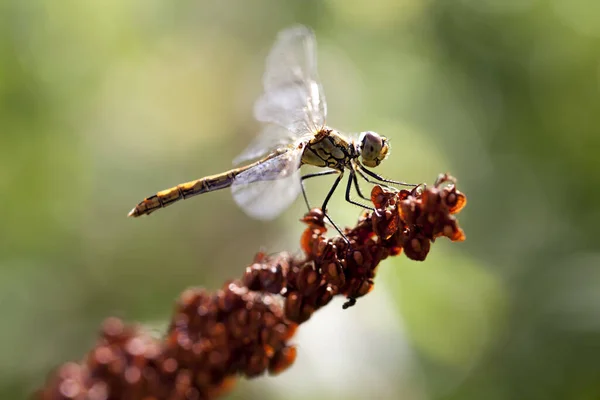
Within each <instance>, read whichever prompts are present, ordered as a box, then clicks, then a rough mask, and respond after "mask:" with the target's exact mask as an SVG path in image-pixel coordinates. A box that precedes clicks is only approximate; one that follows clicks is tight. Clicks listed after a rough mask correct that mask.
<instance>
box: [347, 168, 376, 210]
mask: <svg viewBox="0 0 600 400" xmlns="http://www.w3.org/2000/svg"><path fill="white" fill-rule="evenodd" d="M355 182H356V175H355V174H354V171H352V172H350V176H349V177H348V184H347V185H346V201H347V202H348V203H350V204H354V205H355V206H359V207H362V208H366V209H367V210H372V211H374V210H375V209H374V208H373V207H371V206H367V205H364V204H361V203H359V202H357V201H354V200H352V199H351V198H350V190H351V189H352V183H355ZM356 190H357V191H358V194H359V195H360V196H361V197H362V198H363V199H364V196H362V193H361V192H360V189H359V188H358V185H356Z"/></svg>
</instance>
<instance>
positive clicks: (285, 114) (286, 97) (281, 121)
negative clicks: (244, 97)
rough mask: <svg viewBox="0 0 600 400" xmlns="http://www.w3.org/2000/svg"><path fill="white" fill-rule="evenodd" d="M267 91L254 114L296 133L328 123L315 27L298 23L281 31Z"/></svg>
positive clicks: (271, 55)
mask: <svg viewBox="0 0 600 400" xmlns="http://www.w3.org/2000/svg"><path fill="white" fill-rule="evenodd" d="M263 86H264V93H263V95H262V96H261V97H260V98H259V99H258V100H257V101H256V103H255V104H254V116H255V117H256V119H257V120H259V121H262V122H269V123H273V124H277V125H279V126H281V127H283V128H286V129H288V130H290V131H291V132H292V133H294V134H302V133H305V132H315V131H316V130H318V129H319V128H321V127H323V126H324V125H325V119H326V117H327V102H326V101H325V95H324V93H323V88H322V87H321V83H320V81H319V77H318V74H317V55H316V40H315V35H314V33H313V31H312V30H310V29H309V28H307V27H305V26H301V25H296V26H293V27H291V28H288V29H285V30H283V31H281V32H280V33H279V34H278V35H277V39H276V41H275V44H274V45H273V48H272V49H271V52H270V53H269V55H268V57H267V65H266V71H265V74H264V77H263Z"/></svg>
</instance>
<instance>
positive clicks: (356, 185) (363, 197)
mask: <svg viewBox="0 0 600 400" xmlns="http://www.w3.org/2000/svg"><path fill="white" fill-rule="evenodd" d="M352 181H354V187H355V188H356V193H358V195H359V196H360V198H361V199H363V200H367V201H371V199H370V198H368V197H366V196H365V195H364V194H362V191H361V190H360V186H359V185H358V178H356V174H355V173H353V174H352Z"/></svg>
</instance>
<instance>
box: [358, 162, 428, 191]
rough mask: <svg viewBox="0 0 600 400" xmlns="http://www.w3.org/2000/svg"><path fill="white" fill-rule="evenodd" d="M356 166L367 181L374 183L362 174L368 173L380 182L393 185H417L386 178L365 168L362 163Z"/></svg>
mask: <svg viewBox="0 0 600 400" xmlns="http://www.w3.org/2000/svg"><path fill="white" fill-rule="evenodd" d="M357 166H358V168H357V170H358V171H359V173H360V174H361V175H362V177H363V178H365V180H366V181H367V182H369V183H376V182H372V181H370V180H369V179H368V178H367V177H366V176H365V175H364V174H367V175H369V176H370V177H372V178H375V179H377V180H378V181H380V182H385V183H391V184H393V185H401V186H410V187H417V186H419V185H417V184H414V183H406V182H400V181H393V180H391V179H387V178H384V177H382V176H381V175H377V174H376V173H375V172H373V171H369V170H368V169H366V168H365V167H364V166H363V165H362V164H357Z"/></svg>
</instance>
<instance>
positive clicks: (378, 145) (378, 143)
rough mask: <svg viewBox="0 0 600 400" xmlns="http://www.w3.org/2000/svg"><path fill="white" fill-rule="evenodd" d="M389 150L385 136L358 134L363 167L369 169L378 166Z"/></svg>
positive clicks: (367, 133)
mask: <svg viewBox="0 0 600 400" xmlns="http://www.w3.org/2000/svg"><path fill="white" fill-rule="evenodd" d="M389 149H390V146H389V143H388V140H387V138H386V137H385V136H381V135H378V134H377V133H375V132H370V131H367V132H363V133H361V134H360V138H359V152H360V156H361V161H362V163H363V164H364V165H365V166H367V167H371V168H373V167H376V166H378V165H379V164H380V163H381V162H382V161H383V160H385V158H386V157H387V154H388V151H389Z"/></svg>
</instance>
